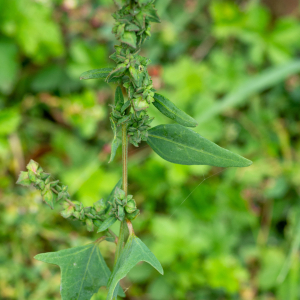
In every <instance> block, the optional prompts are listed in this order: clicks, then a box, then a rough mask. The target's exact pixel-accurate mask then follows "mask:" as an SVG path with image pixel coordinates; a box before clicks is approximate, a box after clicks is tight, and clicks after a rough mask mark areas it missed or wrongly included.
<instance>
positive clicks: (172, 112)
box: [155, 98, 192, 123]
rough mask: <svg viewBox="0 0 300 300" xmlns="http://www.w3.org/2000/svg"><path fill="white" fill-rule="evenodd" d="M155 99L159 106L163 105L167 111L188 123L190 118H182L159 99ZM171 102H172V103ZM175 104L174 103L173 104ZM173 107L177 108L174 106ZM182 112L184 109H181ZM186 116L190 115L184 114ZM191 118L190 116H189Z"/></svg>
mask: <svg viewBox="0 0 300 300" xmlns="http://www.w3.org/2000/svg"><path fill="white" fill-rule="evenodd" d="M157 99H158V98H157ZM157 99H155V101H157V102H158V103H159V104H160V105H161V106H163V107H164V108H165V109H166V110H167V111H169V112H170V113H171V114H174V115H175V116H176V117H177V118H179V119H180V120H181V121H183V122H185V123H189V122H191V121H190V120H189V121H187V120H185V119H183V118H182V117H181V116H179V115H178V114H176V113H175V112H174V111H173V110H171V109H169V108H168V107H167V106H165V105H164V104H163V103H162V102H161V101H160V100H157ZM172 104H173V103H172ZM174 106H175V105H174ZM175 108H177V107H176V106H175ZM177 109H178V110H179V108H177ZM182 113H184V111H182ZM186 116H187V117H190V116H189V115H187V114H186ZM190 118H192V117H190Z"/></svg>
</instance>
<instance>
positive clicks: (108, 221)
mask: <svg viewBox="0 0 300 300" xmlns="http://www.w3.org/2000/svg"><path fill="white" fill-rule="evenodd" d="M116 221H117V218H115V217H109V218H107V219H106V220H105V221H104V222H103V223H102V224H101V225H100V227H99V228H98V231H97V232H102V231H105V230H107V229H108V228H109V227H110V226H111V225H113V224H114V223H115V222H116Z"/></svg>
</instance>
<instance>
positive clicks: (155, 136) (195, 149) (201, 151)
mask: <svg viewBox="0 0 300 300" xmlns="http://www.w3.org/2000/svg"><path fill="white" fill-rule="evenodd" d="M149 136H152V137H154V138H157V139H161V140H164V141H167V142H169V143H173V144H176V145H179V146H182V147H185V148H188V149H191V150H194V151H197V152H200V153H204V154H206V155H210V156H213V157H215V158H217V159H220V157H219V156H216V155H214V154H212V153H209V152H206V151H205V150H203V149H201V150H198V149H197V148H193V147H190V146H187V145H185V144H180V143H178V142H175V141H172V140H169V139H166V138H163V137H161V136H157V135H153V134H150V133H149ZM224 150H226V149H224ZM221 159H223V160H227V161H232V162H235V160H233V159H230V158H223V157H222V158H221Z"/></svg>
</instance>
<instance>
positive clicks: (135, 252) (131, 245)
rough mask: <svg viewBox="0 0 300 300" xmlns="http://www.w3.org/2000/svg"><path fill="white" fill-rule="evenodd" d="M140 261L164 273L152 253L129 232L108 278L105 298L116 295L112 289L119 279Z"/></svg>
mask: <svg viewBox="0 0 300 300" xmlns="http://www.w3.org/2000/svg"><path fill="white" fill-rule="evenodd" d="M141 261H145V262H147V263H149V264H150V265H151V266H152V267H153V268H155V269H156V270H157V271H158V272H159V273H160V274H163V273H164V271H163V268H162V266H161V264H160V262H159V261H158V260H157V258H156V257H155V256H154V254H153V253H152V252H151V251H150V250H149V249H148V247H147V246H146V245H145V244H144V243H143V242H142V241H141V240H140V239H139V238H138V237H136V236H135V235H134V234H131V235H130V236H129V238H128V240H127V243H126V245H125V247H124V249H123V251H122V253H121V256H120V258H119V259H118V261H117V264H116V267H115V269H114V271H113V273H112V275H111V277H110V279H109V282H108V287H109V291H108V295H107V298H106V300H111V299H113V298H114V297H115V296H116V295H115V293H114V291H115V289H116V287H117V285H118V283H119V281H120V280H121V279H122V278H124V277H125V276H126V275H127V274H128V273H129V271H130V270H131V269H132V268H133V267H134V266H135V265H136V264H138V263H139V262H141Z"/></svg>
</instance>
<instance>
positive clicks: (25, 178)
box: [17, 171, 31, 186]
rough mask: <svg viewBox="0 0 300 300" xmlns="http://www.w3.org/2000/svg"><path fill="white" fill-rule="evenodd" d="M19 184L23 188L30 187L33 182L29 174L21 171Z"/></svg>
mask: <svg viewBox="0 0 300 300" xmlns="http://www.w3.org/2000/svg"><path fill="white" fill-rule="evenodd" d="M17 184H21V185H23V186H30V184H31V181H30V179H29V176H28V172H23V171H21V173H20V175H19V178H18V181H17Z"/></svg>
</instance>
